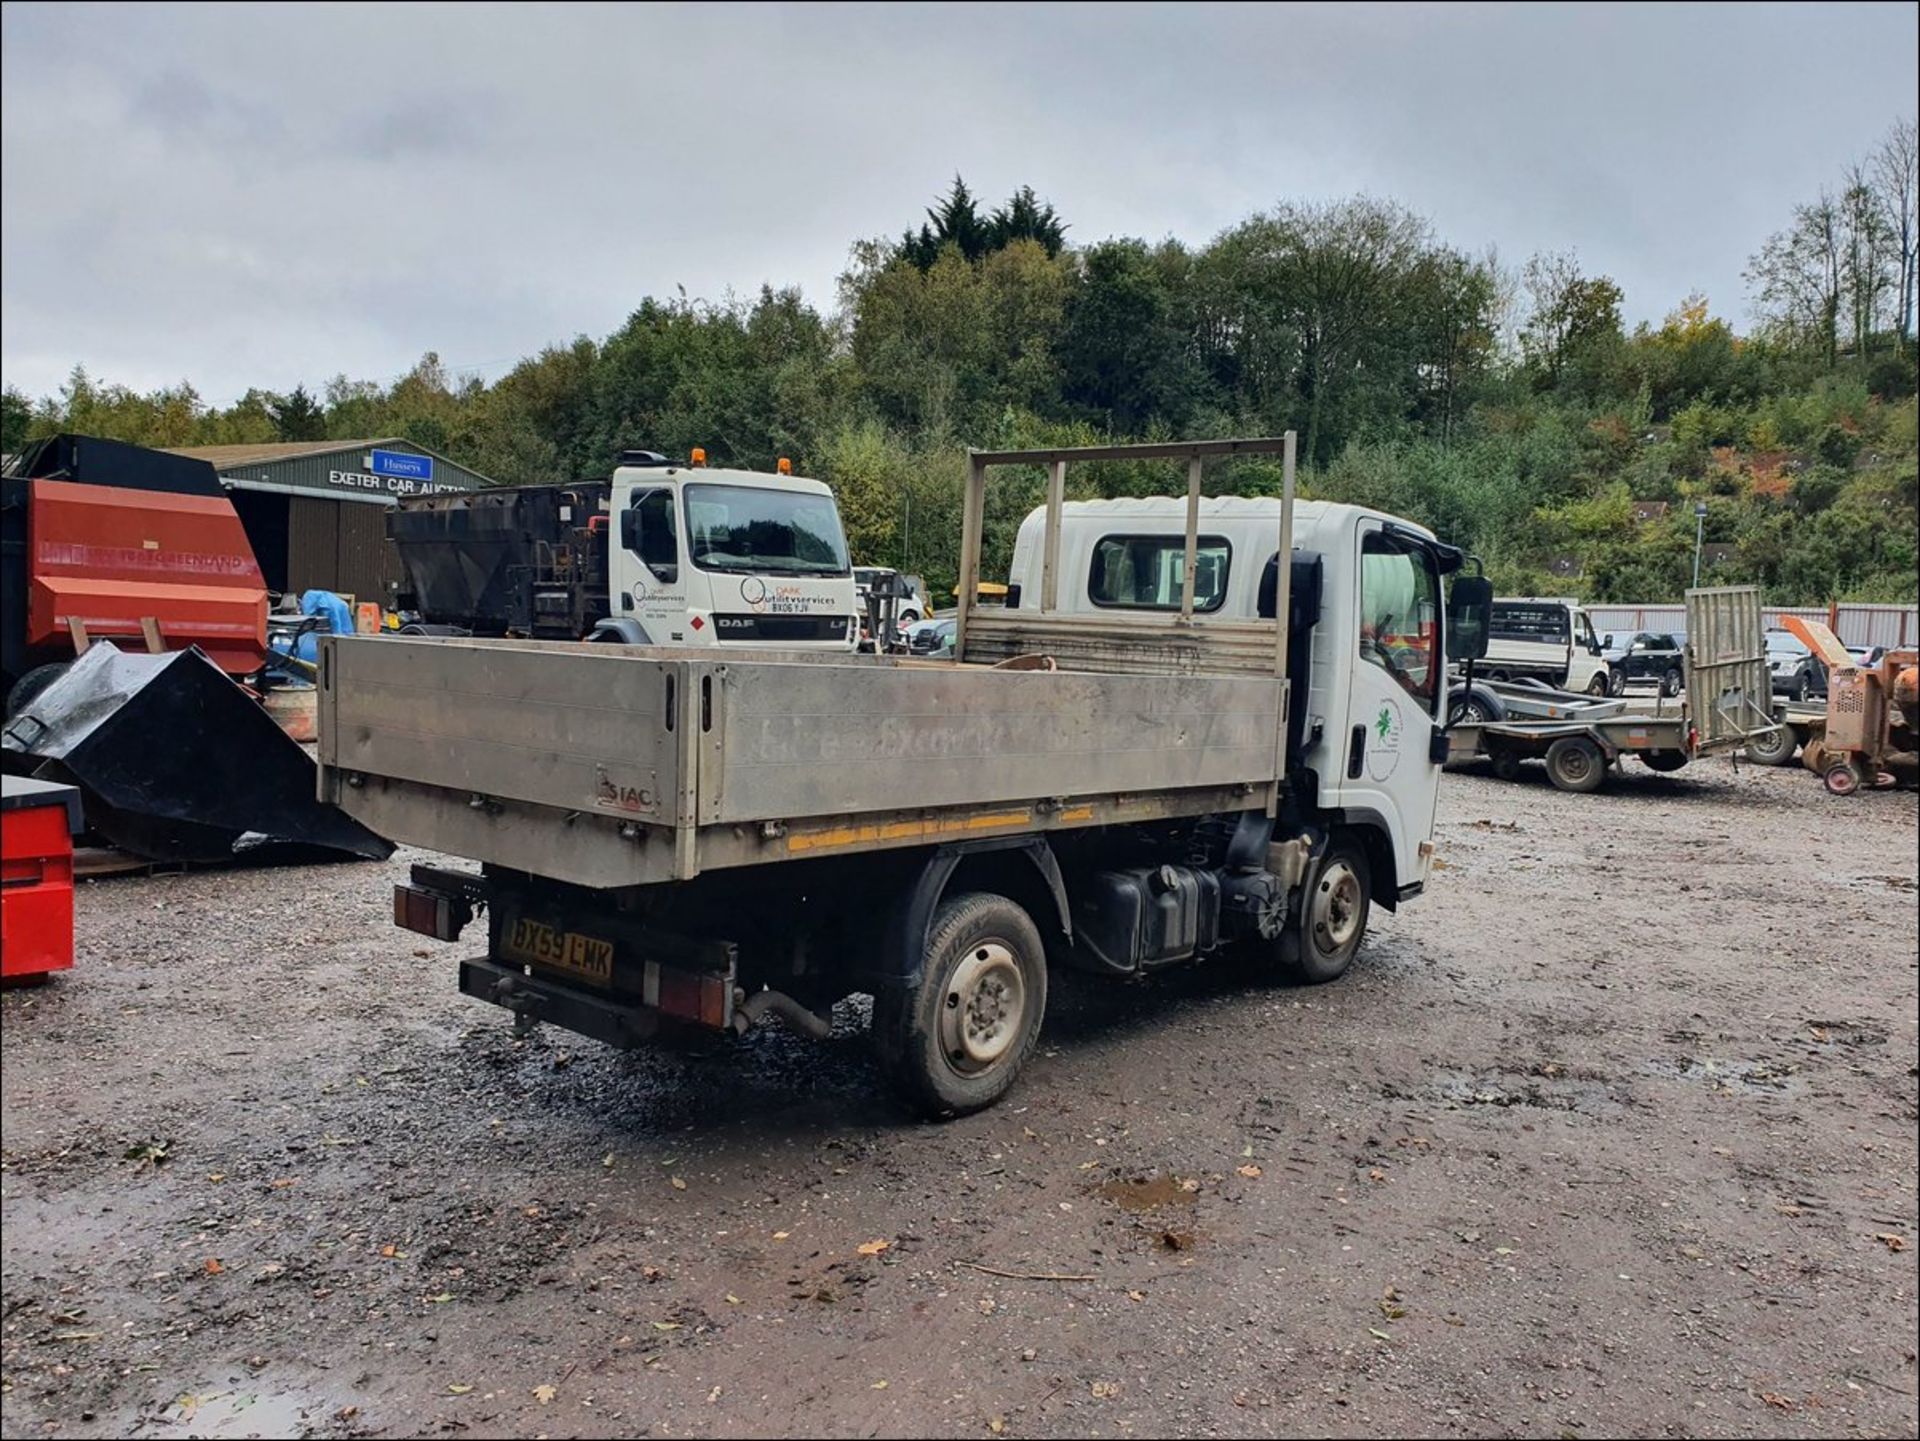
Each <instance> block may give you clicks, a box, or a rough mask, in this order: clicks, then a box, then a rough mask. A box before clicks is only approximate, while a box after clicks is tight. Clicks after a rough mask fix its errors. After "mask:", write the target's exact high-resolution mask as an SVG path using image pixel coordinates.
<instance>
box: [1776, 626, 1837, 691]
mask: <svg viewBox="0 0 1920 1441" xmlns="http://www.w3.org/2000/svg"><path fill="white" fill-rule="evenodd" d="M1767 669H1768V670H1769V671H1771V672H1772V674H1773V693H1774V694H1775V695H1783V696H1786V697H1787V698H1788V699H1789V700H1806V699H1808V698H1809V697H1811V696H1816V695H1822V696H1823V695H1825V694H1826V693H1827V668H1826V667H1825V666H1824V665H1822V664H1821V663H1820V657H1819V656H1817V655H1815V654H1814V653H1813V652H1812V651H1811V650H1809V649H1807V643H1806V642H1805V641H1803V640H1801V639H1800V637H1799V636H1797V635H1795V634H1794V633H1793V632H1792V631H1786V630H1770V631H1768V632H1767Z"/></svg>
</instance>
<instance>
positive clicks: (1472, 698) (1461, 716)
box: [1447, 684, 1507, 726]
mask: <svg viewBox="0 0 1920 1441" xmlns="http://www.w3.org/2000/svg"><path fill="white" fill-rule="evenodd" d="M1506 718H1507V708H1506V707H1505V706H1503V705H1502V704H1500V697H1499V696H1497V695H1495V694H1494V693H1493V692H1492V691H1490V690H1488V689H1487V688H1486V687H1485V686H1483V685H1479V684H1475V685H1473V686H1472V687H1471V688H1469V687H1467V686H1457V687H1455V689H1454V690H1453V692H1452V693H1451V694H1449V695H1448V696H1447V724H1448V725H1450V726H1457V725H1485V724H1486V723H1487V722H1488V721H1503V720H1505V719H1506Z"/></svg>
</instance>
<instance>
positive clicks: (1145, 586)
mask: <svg viewBox="0 0 1920 1441" xmlns="http://www.w3.org/2000/svg"><path fill="white" fill-rule="evenodd" d="M1186 559H1187V539H1186V537H1185V536H1183V535H1103V536H1101V537H1100V541H1099V543H1098V544H1097V545H1095V546H1094V548H1093V564H1092V565H1091V567H1089V569H1088V573H1087V599H1088V600H1090V601H1092V602H1093V603H1094V604H1095V605H1100V606H1119V607H1124V608H1127V609H1130V610H1178V609H1180V587H1181V581H1182V572H1183V571H1184V570H1185V569H1186ZM1232 559H1233V547H1232V546H1231V545H1229V544H1228V543H1227V540H1226V537H1225V536H1219V535H1203V536H1200V537H1198V539H1197V540H1196V542H1195V546H1194V552H1193V608H1194V611H1195V613H1201V612H1205V611H1212V610H1218V609H1220V607H1221V606H1223V605H1225V604H1226V603H1227V568H1228V566H1229V565H1230V564H1231V562H1232Z"/></svg>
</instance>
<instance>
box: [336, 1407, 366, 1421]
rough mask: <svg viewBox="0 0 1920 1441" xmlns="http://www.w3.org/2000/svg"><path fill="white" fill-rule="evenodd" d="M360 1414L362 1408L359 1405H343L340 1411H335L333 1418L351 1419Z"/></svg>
mask: <svg viewBox="0 0 1920 1441" xmlns="http://www.w3.org/2000/svg"><path fill="white" fill-rule="evenodd" d="M359 1414H360V1408H359V1407H358V1406H342V1407H341V1408H340V1409H339V1410H338V1411H336V1412H334V1413H333V1419H334V1420H336V1421H351V1420H352V1419H353V1418H354V1417H356V1416H358V1415H359Z"/></svg>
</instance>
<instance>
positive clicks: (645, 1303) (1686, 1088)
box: [0, 764, 1920, 1437]
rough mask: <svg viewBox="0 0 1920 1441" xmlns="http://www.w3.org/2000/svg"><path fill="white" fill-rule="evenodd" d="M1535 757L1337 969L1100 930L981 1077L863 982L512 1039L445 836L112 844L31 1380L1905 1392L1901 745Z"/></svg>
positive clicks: (789, 1420) (64, 1089)
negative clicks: (1559, 781) (697, 1019)
mask: <svg viewBox="0 0 1920 1441" xmlns="http://www.w3.org/2000/svg"><path fill="white" fill-rule="evenodd" d="M1530 771H1531V774H1529V776H1528V777H1527V778H1526V779H1525V780H1523V781H1522V782H1520V783H1516V784H1502V783H1500V782H1498V781H1495V780H1492V779H1490V778H1487V777H1484V776H1479V775H1474V774H1459V775H1454V776H1450V777H1449V778H1448V780H1447V783H1446V784H1445V786H1444V787H1443V792H1442V799H1441V824H1440V833H1439V855H1440V857H1441V859H1442V862H1443V864H1444V869H1441V870H1440V871H1438V873H1437V874H1436V876H1435V879H1434V884H1433V886H1432V888H1431V890H1430V893H1429V895H1428V896H1427V897H1425V898H1424V899H1422V900H1421V901H1419V902H1417V903H1415V904H1413V905H1411V906H1409V907H1408V908H1407V909H1406V910H1404V911H1403V912H1402V913H1401V914H1399V915H1397V916H1385V915H1378V914H1377V915H1376V921H1377V925H1376V929H1375V932H1374V936H1373V938H1372V939H1371V940H1370V942H1369V943H1368V945H1367V947H1366V948H1365V950H1363V952H1362V955H1361V958H1360V961H1359V963H1358V964H1357V965H1356V967H1355V969H1354V971H1353V972H1352V973H1351V974H1350V975H1349V976H1348V977H1347V978H1346V979H1345V980H1344V981H1342V982H1340V983H1338V984H1335V985H1333V986H1329V987H1324V988H1320V989H1310V990H1309V989H1289V988H1284V987H1275V986H1268V985H1263V984H1261V983H1260V981H1259V979H1258V978H1250V977H1249V976H1248V975H1247V974H1246V973H1245V972H1244V971H1238V972H1236V971H1234V970H1232V969H1230V968H1226V967H1214V968H1198V969H1194V970H1191V971H1185V972H1181V973H1179V974H1177V975H1171V976H1166V977H1163V978H1161V979H1159V980H1157V981H1156V982H1154V983H1153V984H1151V985H1148V986H1144V987H1115V986H1107V985H1102V984H1100V983H1099V982H1096V981H1091V980H1074V979H1072V978H1066V979H1064V980H1063V981H1062V982H1061V983H1060V984H1059V985H1058V987H1057V989H1056V993H1055V999H1054V1004H1053V1008H1052V1013H1051V1014H1050V1015H1049V1017H1048V1020H1047V1030H1046V1034H1045V1037H1044V1038H1043V1039H1044V1046H1043V1053H1042V1054H1041V1055H1040V1056H1039V1057H1037V1058H1036V1062H1035V1064H1034V1065H1033V1067H1032V1068H1031V1070H1030V1072H1029V1074H1028V1076H1027V1077H1026V1078H1025V1080H1024V1081H1023V1082H1022V1084H1021V1085H1020V1086H1018V1087H1017V1088H1016V1089H1015V1091H1014V1093H1013V1095H1012V1096H1011V1097H1010V1098H1009V1100H1008V1101H1007V1102H1006V1103H1005V1104H1003V1105H1001V1106H1000V1107H999V1108H997V1109H995V1110H993V1111H990V1112H988V1113H986V1114H984V1115H979V1116H974V1117H970V1118H967V1119H965V1120H961V1121H956V1122H952V1123H950V1124H946V1125H921V1124H913V1123H908V1122H905V1121H903V1120H901V1119H900V1118H899V1116H898V1115H897V1114H896V1113H895V1111H894V1110H893V1109H892V1107H891V1105H890V1103H889V1102H888V1100H887V1099H886V1097H885V1094H884V1092H883V1091H882V1089H881V1087H880V1084H879V1081H878V1078H877V1076H876V1074H875V1072H874V1070H873V1068H872V1067H871V1065H870V1064H869V1062H868V1060H867V1057H866V1053H865V1048H864V1046H863V1044H862V1040H861V1038H860V1036H859V1035H858V1034H857V1031H858V1027H859V1023H860V1017H859V1016H858V1015H856V1014H853V1013H852V1012H851V1010H849V1013H848V1014H847V1016H846V1018H845V1025H844V1026H843V1031H844V1034H842V1035H841V1036H839V1037H837V1038H836V1039H835V1040H834V1041H832V1042H828V1043H826V1044H825V1045H821V1046H814V1045H810V1044H808V1043H804V1042H800V1041H797V1040H794V1039H792V1038H790V1037H787V1036H785V1035H784V1034H779V1033H763V1034H759V1035H756V1036H754V1037H752V1038H750V1039H748V1040H746V1041H744V1042H740V1043H738V1044H728V1045H721V1046H718V1047H716V1049H715V1050H714V1051H713V1052H712V1053H710V1054H701V1055H685V1054H675V1055H660V1054H637V1055H622V1054H618V1053H615V1052H613V1051H610V1050H606V1049H603V1048H602V1047H600V1046H598V1045H596V1044H594V1043H592V1042H588V1041H584V1040H578V1039H576V1038H572V1037H569V1036H566V1035H563V1034H560V1033H551V1032H549V1033H546V1034H540V1035H535V1036H533V1037H531V1038H529V1039H527V1040H526V1041H524V1042H519V1041H516V1040H515V1039H514V1038H513V1036H512V1033H511V1030H510V1027H509V1026H508V1025H507V1024H506V1022H505V1018H504V1017H503V1016H501V1014H500V1013H499V1012H497V1011H494V1010H493V1009H492V1008H489V1007H484V1006H481V1005H480V1004H478V1003H476V1002H471V1001H468V1000H466V999H464V998H463V997H461V996H460V995H459V994H458V993H457V992H456V991H455V989H454V974H453V969H454V968H453V959H454V955H455V951H454V949H453V948H450V947H442V946H437V945H434V944H432V943H429V942H420V941H418V939H417V938H415V937H411V936H408V935H407V934H406V933H404V932H398V931H396V930H394V929H393V927H392V925H391V924H390V901H389V890H388V884H387V883H388V881H389V880H390V879H392V878H393V877H397V876H400V875H402V874H403V872H404V867H405V864H406V863H407V861H409V860H412V859H418V857H417V856H406V855H402V856H399V857H396V858H395V860H394V861H393V862H392V863H391V864H389V865H387V866H384V867H382V866H370V865H350V866H335V867H313V868H299V869H285V870H275V871H253V872H244V873H243V872H228V873H201V874H193V875H179V876H160V877H134V878H121V879H115V880H110V881H102V882H98V883H93V884H89V885H86V886H84V887H83V888H82V890H81V892H80V895H79V902H78V912H79V932H80V942H79V955H78V965H77V968H76V969H75V970H74V971H73V972H72V973H70V974H68V975H66V976H63V977H61V978H59V979H58V980H56V981H55V982H54V983H53V984H51V985H50V986H46V987H43V988H39V989H37V990H33V991H16V992H11V993H9V994H8V995H7V996H6V998H5V1006H4V1041H5V1070H4V1120H5V1152H4V1162H5V1170H4V1177H3V1178H0V1179H3V1183H4V1185H3V1190H4V1293H5V1295H4V1307H5V1321H4V1348H3V1353H0V1369H3V1370H4V1378H3V1381H0V1384H3V1385H4V1397H3V1398H0V1401H3V1404H4V1410H3V1412H0V1419H3V1421H4V1431H5V1433H6V1434H7V1435H10V1436H37V1435H45V1434H49V1433H59V1434H64V1435H114V1434H135V1435H143V1436H144V1435H174V1436H182V1435H208V1436H242V1435H249V1434H259V1435H281V1434H307V1435H320V1436H334V1435H354V1436H359V1435H386V1436H411V1435H445V1434H455V1435H458V1434H469V1435H476V1436H478V1435H535V1434H539V1435H551V1436H605V1435H622V1434H649V1435H658V1436H676V1435H733V1436H760V1435H779V1434H794V1433H802V1434H806V1433H813V1434H832V1435H860V1436H872V1435H910V1434H930V1433H938V1434H950V1435H961V1436H980V1435H987V1436H991V1435H1002V1434H1003V1435H1007V1436H1012V1437H1019V1436H1063V1435H1106V1436H1128V1435H1131V1436H1161V1435H1168V1434H1200V1435H1274V1434H1281V1433H1326V1434H1338V1435H1365V1436H1393V1435H1410V1434H1423V1435H1424V1434H1443V1435H1454V1434H1493V1435H1516V1436H1553V1437H1568V1436H1575V1437H1577V1436H1582V1435H1616V1434H1643V1435H1659V1436H1710V1435H1741V1436H1761V1435H1766V1436H1777V1435H1788V1436H1799V1435H1835V1434H1861V1435H1887V1436H1912V1435H1914V1434H1915V1430H1916V1419H1915V1418H1916V1402H1915V1389H1916V1369H1915V1367H1916V1363H1915V1348H1916V1319H1915V1317H1916V1276H1915V1257H1916V1255H1920V1246H1917V1245H1916V1237H1917V1236H1920V1232H1917V1231H1916V1224H1915V1223H1916V1204H1917V1203H1916V1194H1915V1193H1916V1166H1917V1164H1920V1162H1917V1160H1916V1130H1915V1127H1916V1119H1917V1118H1920V1110H1917V1108H1916V1084H1917V1083H1916V1066H1915V1060H1916V1020H1915V1017H1916V994H1915V982H1916V971H1915V968H1916V931H1917V927H1916V910H1915V882H1916V824H1915V822H1916V808H1915V802H1914V797H1913V796H1912V795H1911V794H1874V795H1867V796H1861V797H1856V798H1854V799H1852V800H1850V801H1838V800H1834V799H1832V798H1829V797H1828V796H1826V795H1825V794H1824V793H1823V792H1822V791H1821V789H1820V785H1819V782H1818V781H1817V779H1816V778H1815V777H1813V776H1811V775H1809V774H1807V773H1806V772H1804V771H1801V770H1798V769H1786V770H1779V771H1765V770H1754V769H1743V770H1741V771H1739V772H1735V771H1734V770H1733V769H1732V768H1731V767H1729V766H1727V765H1725V764H1703V765H1700V766H1696V767H1693V768H1690V769H1689V770H1687V771H1686V772H1683V773H1681V774H1679V775H1676V776H1671V777H1662V776H1655V775H1652V774H1651V773H1648V772H1646V771H1644V770H1641V769H1639V768H1637V767H1636V768H1634V769H1633V770H1632V771H1630V772H1629V773H1628V774H1627V775H1625V776H1623V777H1622V778H1621V779H1620V780H1618V781H1616V782H1615V783H1614V784H1613V785H1612V787H1611V788H1610V789H1609V791H1608V792H1606V793H1603V794H1600V795H1597V796H1569V795H1562V794H1559V793H1558V792H1555V791H1553V790H1552V789H1550V788H1549V787H1548V786H1547V784H1546V782H1545V779H1544V777H1543V776H1541V775H1540V774H1539V773H1538V770H1537V768H1530ZM986 1268H992V1269H986ZM995 1271H1006V1272H1017V1273H1024V1275H1025V1276H1037V1275H1045V1276H1047V1277H1048V1278H1049V1279H1045V1280H1038V1279H1023V1278H1021V1277H1008V1276H1002V1275H997V1274H995Z"/></svg>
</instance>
